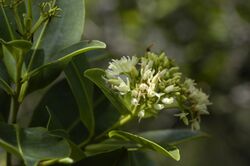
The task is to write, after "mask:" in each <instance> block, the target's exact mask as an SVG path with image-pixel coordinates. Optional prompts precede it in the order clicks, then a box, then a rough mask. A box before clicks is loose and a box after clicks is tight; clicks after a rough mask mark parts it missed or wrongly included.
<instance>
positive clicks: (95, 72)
mask: <svg viewBox="0 0 250 166" xmlns="http://www.w3.org/2000/svg"><path fill="white" fill-rule="evenodd" d="M84 75H85V77H87V78H88V79H89V80H91V81H92V82H93V83H95V84H96V85H97V86H98V87H99V88H100V90H101V91H102V92H103V93H104V95H105V96H106V97H107V98H108V99H109V101H110V102H111V103H112V104H113V105H114V107H115V108H116V109H117V110H118V111H119V112H120V113H122V114H128V113H129V111H128V110H127V108H126V107H125V105H124V104H123V103H122V101H121V100H120V98H119V97H118V96H117V95H116V94H115V93H113V92H112V91H111V90H110V89H109V88H108V87H107V85H106V82H105V80H104V79H103V76H104V75H105V71H104V70H102V69H99V68H93V69H88V70H86V71H85V72H84Z"/></svg>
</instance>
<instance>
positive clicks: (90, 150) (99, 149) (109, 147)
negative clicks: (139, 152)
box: [84, 138, 139, 156]
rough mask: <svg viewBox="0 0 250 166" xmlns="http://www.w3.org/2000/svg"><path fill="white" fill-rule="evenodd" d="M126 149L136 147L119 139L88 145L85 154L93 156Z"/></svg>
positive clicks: (136, 146) (132, 143)
mask: <svg viewBox="0 0 250 166" xmlns="http://www.w3.org/2000/svg"><path fill="white" fill-rule="evenodd" d="M121 148H126V149H133V150H136V149H138V148H139V147H138V145H137V144H136V143H134V142H131V141H125V140H120V139H112V138H111V139H106V140H104V141H102V142H100V143H97V144H90V145H88V146H86V147H85V149H84V150H85V154H86V155H87V156H93V155H97V154H100V153H107V152H111V151H114V150H117V149H121Z"/></svg>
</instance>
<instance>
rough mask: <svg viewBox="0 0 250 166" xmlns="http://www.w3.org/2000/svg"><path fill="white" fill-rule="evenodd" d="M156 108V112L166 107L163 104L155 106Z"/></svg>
mask: <svg viewBox="0 0 250 166" xmlns="http://www.w3.org/2000/svg"><path fill="white" fill-rule="evenodd" d="M154 108H155V109H156V110H162V109H163V108H164V105H163V104H154Z"/></svg>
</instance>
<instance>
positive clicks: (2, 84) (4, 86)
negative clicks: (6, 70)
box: [0, 76, 14, 95]
mask: <svg viewBox="0 0 250 166" xmlns="http://www.w3.org/2000/svg"><path fill="white" fill-rule="evenodd" d="M0 88H2V89H3V90H5V92H6V93H8V94H9V95H13V94H14V93H13V91H12V89H11V87H10V86H9V85H8V84H7V83H6V82H5V81H4V80H3V79H2V78H1V76H0Z"/></svg>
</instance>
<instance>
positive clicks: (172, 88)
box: [164, 85, 175, 93]
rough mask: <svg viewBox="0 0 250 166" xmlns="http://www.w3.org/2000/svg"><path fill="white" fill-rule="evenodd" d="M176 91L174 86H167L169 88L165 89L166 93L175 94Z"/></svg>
mask: <svg viewBox="0 0 250 166" xmlns="http://www.w3.org/2000/svg"><path fill="white" fill-rule="evenodd" d="M174 90H175V87H174V85H169V86H167V87H166V88H165V89H164V92H166V93H171V92H173V91H174Z"/></svg>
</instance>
